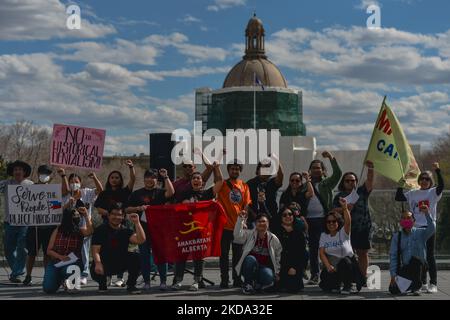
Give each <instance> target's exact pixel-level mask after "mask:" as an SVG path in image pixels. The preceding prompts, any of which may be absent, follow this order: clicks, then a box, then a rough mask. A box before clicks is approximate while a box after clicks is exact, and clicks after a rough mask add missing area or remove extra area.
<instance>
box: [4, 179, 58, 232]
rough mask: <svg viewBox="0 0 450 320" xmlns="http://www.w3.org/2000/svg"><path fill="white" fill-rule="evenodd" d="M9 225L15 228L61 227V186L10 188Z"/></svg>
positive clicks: (43, 185) (14, 186)
mask: <svg viewBox="0 0 450 320" xmlns="http://www.w3.org/2000/svg"><path fill="white" fill-rule="evenodd" d="M8 204H9V221H8V222H9V223H10V224H11V225H14V226H49V225H59V224H60V223H61V220H62V203H61V185H60V184H33V185H9V186H8Z"/></svg>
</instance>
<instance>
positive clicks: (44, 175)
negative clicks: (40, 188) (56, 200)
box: [39, 174, 50, 183]
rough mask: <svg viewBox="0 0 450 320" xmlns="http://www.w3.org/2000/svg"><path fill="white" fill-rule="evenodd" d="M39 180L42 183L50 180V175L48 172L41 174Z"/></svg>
mask: <svg viewBox="0 0 450 320" xmlns="http://www.w3.org/2000/svg"><path fill="white" fill-rule="evenodd" d="M39 181H40V182H42V183H47V182H49V181H50V176H49V175H46V174H40V175H39Z"/></svg>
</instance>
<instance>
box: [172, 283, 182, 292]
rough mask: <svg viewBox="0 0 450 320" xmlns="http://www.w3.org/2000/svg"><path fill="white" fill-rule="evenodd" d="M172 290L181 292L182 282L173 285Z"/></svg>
mask: <svg viewBox="0 0 450 320" xmlns="http://www.w3.org/2000/svg"><path fill="white" fill-rule="evenodd" d="M171 289H172V290H176V291H178V290H180V289H181V282H177V283H174V284H173V285H172V287H171Z"/></svg>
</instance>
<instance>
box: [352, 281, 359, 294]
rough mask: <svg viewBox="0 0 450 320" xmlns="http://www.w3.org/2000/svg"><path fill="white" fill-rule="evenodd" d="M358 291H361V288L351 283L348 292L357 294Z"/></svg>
mask: <svg viewBox="0 0 450 320" xmlns="http://www.w3.org/2000/svg"><path fill="white" fill-rule="evenodd" d="M360 291H361V288H360V287H359V286H357V285H356V284H354V283H353V284H352V287H351V288H350V293H351V294H357V293H358V292H360Z"/></svg>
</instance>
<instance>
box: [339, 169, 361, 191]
mask: <svg viewBox="0 0 450 320" xmlns="http://www.w3.org/2000/svg"><path fill="white" fill-rule="evenodd" d="M351 174H352V175H354V176H355V179H356V186H358V176H357V175H356V173H354V172H351V171H349V172H346V173H344V174H343V175H342V178H341V182H339V185H338V190H339V191H345V189H344V183H345V182H344V180H345V177H346V176H349V175H351Z"/></svg>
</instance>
